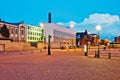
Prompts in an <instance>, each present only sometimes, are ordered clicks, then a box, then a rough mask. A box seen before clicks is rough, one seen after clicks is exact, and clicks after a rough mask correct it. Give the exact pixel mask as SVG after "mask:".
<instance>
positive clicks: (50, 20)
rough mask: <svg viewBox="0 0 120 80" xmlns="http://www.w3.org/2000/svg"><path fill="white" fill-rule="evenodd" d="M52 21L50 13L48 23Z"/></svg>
mask: <svg viewBox="0 0 120 80" xmlns="http://www.w3.org/2000/svg"><path fill="white" fill-rule="evenodd" d="M51 22H52V21H51V13H50V12H49V13H48V23H51Z"/></svg>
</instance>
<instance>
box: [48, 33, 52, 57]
mask: <svg viewBox="0 0 120 80" xmlns="http://www.w3.org/2000/svg"><path fill="white" fill-rule="evenodd" d="M50 38H52V37H51V35H48V55H51V52H50Z"/></svg>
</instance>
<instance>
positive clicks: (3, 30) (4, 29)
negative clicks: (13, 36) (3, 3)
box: [0, 24, 10, 38]
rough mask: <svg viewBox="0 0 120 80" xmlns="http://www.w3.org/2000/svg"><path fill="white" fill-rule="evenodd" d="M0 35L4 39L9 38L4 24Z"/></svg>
mask: <svg viewBox="0 0 120 80" xmlns="http://www.w3.org/2000/svg"><path fill="white" fill-rule="evenodd" d="M0 33H1V35H2V36H3V37H5V38H9V36H10V32H9V29H8V28H7V26H6V25H5V24H4V25H3V27H1V30H0Z"/></svg>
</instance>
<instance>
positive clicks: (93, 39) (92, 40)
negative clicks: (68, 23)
mask: <svg viewBox="0 0 120 80" xmlns="http://www.w3.org/2000/svg"><path fill="white" fill-rule="evenodd" d="M98 39H99V37H98V35H97V34H89V33H88V32H87V30H85V32H77V33H76V46H77V47H80V46H82V45H85V44H89V45H96V44H97V41H98Z"/></svg>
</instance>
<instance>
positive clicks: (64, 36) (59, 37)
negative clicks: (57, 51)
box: [43, 23, 76, 48]
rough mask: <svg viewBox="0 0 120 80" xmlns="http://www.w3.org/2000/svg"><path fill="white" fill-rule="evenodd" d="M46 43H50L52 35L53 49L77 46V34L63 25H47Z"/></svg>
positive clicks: (45, 29)
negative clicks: (49, 38) (49, 39)
mask: <svg viewBox="0 0 120 80" xmlns="http://www.w3.org/2000/svg"><path fill="white" fill-rule="evenodd" d="M43 29H44V39H45V40H44V41H45V42H48V35H50V36H51V37H52V38H51V43H52V47H53V48H60V47H67V46H75V39H76V32H75V31H74V30H72V29H69V28H65V27H63V26H61V25H57V24H53V23H46V24H44V25H43Z"/></svg>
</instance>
